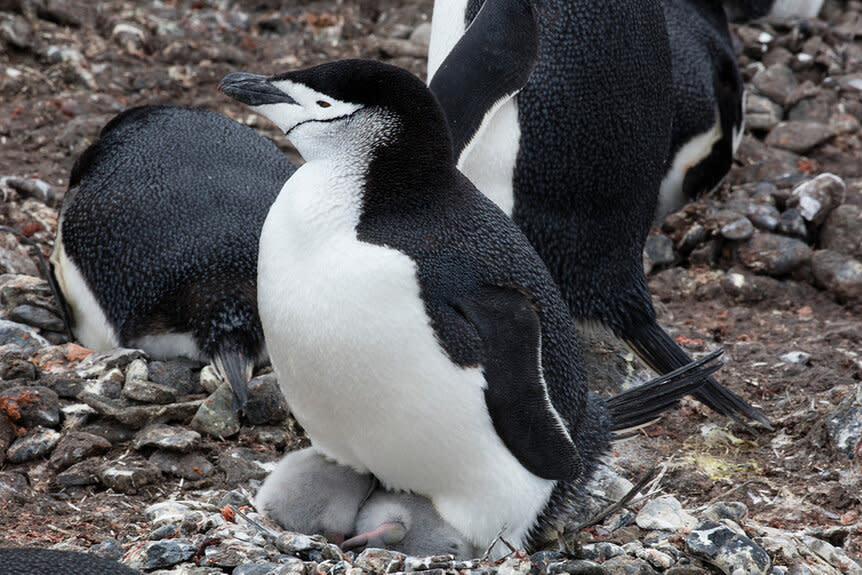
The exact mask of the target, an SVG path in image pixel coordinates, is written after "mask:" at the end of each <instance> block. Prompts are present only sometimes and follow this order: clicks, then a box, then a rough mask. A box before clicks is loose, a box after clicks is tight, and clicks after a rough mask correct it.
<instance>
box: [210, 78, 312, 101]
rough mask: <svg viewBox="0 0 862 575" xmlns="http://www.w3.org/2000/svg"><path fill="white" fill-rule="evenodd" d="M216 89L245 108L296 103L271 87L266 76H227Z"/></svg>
mask: <svg viewBox="0 0 862 575" xmlns="http://www.w3.org/2000/svg"><path fill="white" fill-rule="evenodd" d="M218 89H219V91H220V92H224V93H225V94H227V95H228V96H230V97H231V98H233V99H234V100H236V101H238V102H242V103H243V104H246V105H247V106H263V105H264V104H296V103H297V101H296V100H294V99H293V98H291V97H290V96H288V95H287V94H285V93H284V92H282V91H281V90H279V89H278V88H276V87H275V86H273V85H272V84H271V83H270V82H269V79H268V78H267V77H266V76H259V75H257V74H248V73H246V72H235V73H233V74H228V75H227V76H225V77H224V79H223V80H222V81H221V84H219V87H218Z"/></svg>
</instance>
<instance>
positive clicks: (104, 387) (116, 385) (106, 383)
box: [82, 368, 124, 399]
mask: <svg viewBox="0 0 862 575" xmlns="http://www.w3.org/2000/svg"><path fill="white" fill-rule="evenodd" d="M123 380H124V377H123V372H122V371H120V370H119V369H118V368H113V369H110V370H108V371H105V372H104V373H102V375H100V376H99V378H98V379H88V380H87V381H86V382H85V383H84V389H83V390H82V392H83V393H87V394H90V395H97V396H99V397H102V398H105V399H119V398H120V397H122V395H123Z"/></svg>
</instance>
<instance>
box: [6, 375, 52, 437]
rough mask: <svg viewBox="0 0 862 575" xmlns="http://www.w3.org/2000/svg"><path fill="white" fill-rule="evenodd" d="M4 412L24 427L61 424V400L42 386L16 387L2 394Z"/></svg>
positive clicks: (50, 390)
mask: <svg viewBox="0 0 862 575" xmlns="http://www.w3.org/2000/svg"><path fill="white" fill-rule="evenodd" d="M0 405H2V406H3V412H4V413H5V414H6V415H7V416H8V417H9V418H10V419H11V420H12V421H13V422H14V423H15V424H16V425H19V426H22V427H34V426H38V425H43V426H45V427H56V426H57V425H59V423H60V398H59V396H58V395H57V393H56V392H55V391H54V390H52V389H49V388H47V387H44V386H42V385H32V386H28V385H16V386H14V387H10V388H8V389H6V390H4V391H2V392H0Z"/></svg>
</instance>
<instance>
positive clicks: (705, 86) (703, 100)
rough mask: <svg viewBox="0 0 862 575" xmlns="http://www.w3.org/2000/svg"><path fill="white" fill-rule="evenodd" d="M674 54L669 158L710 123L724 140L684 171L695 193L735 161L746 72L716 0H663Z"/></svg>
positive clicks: (688, 189)
mask: <svg viewBox="0 0 862 575" xmlns="http://www.w3.org/2000/svg"><path fill="white" fill-rule="evenodd" d="M663 6H664V13H665V18H666V19H667V28H668V34H669V36H670V45H671V51H672V56H673V90H674V118H673V136H672V143H671V158H673V157H674V156H675V155H676V153H677V152H678V151H679V150H680V148H681V147H682V146H683V145H684V144H685V143H686V142H688V141H689V140H691V138H693V137H694V136H697V135H698V134H702V133H704V132H706V131H708V130H710V129H712V127H713V125H714V124H715V121H716V118H715V113H716V112H718V114H719V118H720V120H719V121H720V125H721V131H722V135H721V140H719V141H718V142H716V143H715V145H714V146H713V152H712V153H711V154H710V155H709V156H708V157H707V158H704V160H703V162H701V165H699V166H695V167H693V168H692V169H691V170H689V172H688V174H687V175H686V179H685V181H684V184H683V191H684V193H685V195H686V196H687V197H690V198H694V197H696V196H697V195H698V194H699V193H701V192H703V191H709V190H710V189H712V188H713V187H714V186H715V185H716V184H718V183H719V182H720V181H721V178H723V177H724V174H726V173H727V171H728V170H729V169H730V166H731V163H732V161H733V129H734V127H736V128H740V124H741V122H742V91H743V84H742V77H741V76H740V74H739V69H738V68H737V65H736V55H735V54H734V53H733V44H732V41H731V39H730V32H729V31H728V26H727V17H726V16H725V12H724V7H723V6H722V4H721V2H719V1H718V0H664V2H663Z"/></svg>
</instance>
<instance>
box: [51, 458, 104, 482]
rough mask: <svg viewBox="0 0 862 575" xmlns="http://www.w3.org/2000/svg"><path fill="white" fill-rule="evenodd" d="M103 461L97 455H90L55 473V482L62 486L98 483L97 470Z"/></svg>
mask: <svg viewBox="0 0 862 575" xmlns="http://www.w3.org/2000/svg"><path fill="white" fill-rule="evenodd" d="M103 465H104V462H103V461H102V460H101V458H99V457H91V458H90V459H85V460H84V461H81V462H78V463H75V464H74V465H71V466H69V467H68V468H67V469H66V470H65V471H61V472H60V473H58V474H57V483H59V484H60V485H61V486H62V487H77V486H81V485H95V484H96V483H99V472H100V471H101V469H102V466H103Z"/></svg>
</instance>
